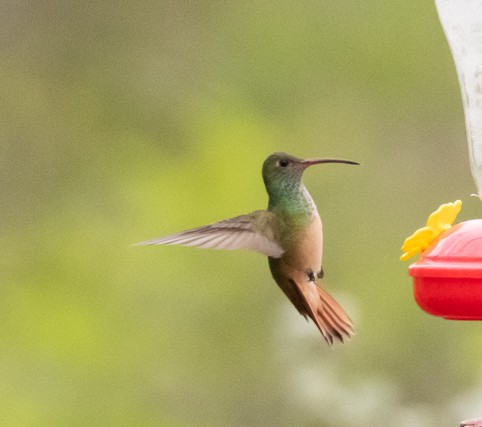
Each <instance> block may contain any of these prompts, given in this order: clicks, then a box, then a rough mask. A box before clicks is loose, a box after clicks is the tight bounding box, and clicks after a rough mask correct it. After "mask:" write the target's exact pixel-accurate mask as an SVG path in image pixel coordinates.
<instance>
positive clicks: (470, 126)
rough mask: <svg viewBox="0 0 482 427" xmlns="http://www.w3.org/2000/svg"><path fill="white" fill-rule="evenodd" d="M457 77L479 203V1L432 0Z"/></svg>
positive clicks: (481, 88)
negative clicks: (450, 52) (452, 58)
mask: <svg viewBox="0 0 482 427" xmlns="http://www.w3.org/2000/svg"><path fill="white" fill-rule="evenodd" d="M435 3H436V6H437V10H438V14H439V17H440V22H441V23H442V27H443V29H444V31H445V35H446V37H447V40H448V43H449V46H450V50H451V51H452V56H453V57H454V62H455V67H456V68H457V74H458V77H459V83H460V90H461V92H462V102H463V105H464V111H465V124H466V128H467V141H468V144H469V156H470V168H471V171H472V175H473V177H474V180H475V184H476V186H477V194H478V196H479V198H481V199H482V0H435Z"/></svg>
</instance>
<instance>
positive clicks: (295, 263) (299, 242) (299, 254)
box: [278, 209, 323, 280]
mask: <svg viewBox="0 0 482 427" xmlns="http://www.w3.org/2000/svg"><path fill="white" fill-rule="evenodd" d="M280 230H282V232H281V233H280V234H281V235H280V236H279V240H280V242H281V246H282V247H283V249H284V250H285V252H284V253H283V255H282V256H281V258H279V259H278V260H279V267H280V268H281V269H282V270H283V271H284V274H286V275H287V276H289V277H291V278H293V279H295V278H296V279H299V280H302V279H303V280H304V279H306V278H307V277H308V275H309V273H313V274H314V275H315V276H316V275H317V274H318V273H319V272H320V271H321V266H322V256H323V227H322V223H321V219H320V216H319V214H318V211H317V210H316V209H315V210H313V211H312V212H311V214H310V215H309V217H307V218H306V220H305V221H303V223H300V222H291V221H286V222H285V223H284V224H283V226H282V227H280Z"/></svg>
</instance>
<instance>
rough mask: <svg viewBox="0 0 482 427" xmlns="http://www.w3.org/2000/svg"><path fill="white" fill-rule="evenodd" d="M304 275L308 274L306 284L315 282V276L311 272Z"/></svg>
mask: <svg viewBox="0 0 482 427" xmlns="http://www.w3.org/2000/svg"><path fill="white" fill-rule="evenodd" d="M306 274H308V282H314V281H315V274H314V273H313V271H311V270H308V271H307V272H306Z"/></svg>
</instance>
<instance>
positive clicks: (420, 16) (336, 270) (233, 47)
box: [0, 0, 482, 427]
mask: <svg viewBox="0 0 482 427" xmlns="http://www.w3.org/2000/svg"><path fill="white" fill-rule="evenodd" d="M0 23H1V25H0V70H1V79H0V138H1V145H0V150H1V151H0V153H1V155H0V177H1V179H0V186H1V194H2V196H1V203H0V215H1V221H0V241H1V245H2V248H3V255H2V257H1V258H0V266H1V267H0V272H1V287H0V424H1V425H4V426H67V425H79V426H81V425H82V426H84V425H85V426H173V427H181V426H310V427H311V426H327V427H331V426H349V427H358V426H360V427H364V426H369V425H370V426H388V425H390V426H396V427H399V426H402V427H403V426H406V427H418V426H424V427H428V426H443V427H445V426H447V427H449V426H456V425H458V422H459V421H460V420H461V419H466V418H472V417H476V416H482V363H481V358H480V354H481V353H482V338H481V337H480V330H481V325H480V324H478V323H476V322H449V321H446V320H441V319H438V318H435V317H431V316H429V315H427V314H425V313H423V312H422V311H421V310H420V309H419V308H418V307H417V306H416V304H415V302H414V300H413V296H412V289H411V279H410V278H409V277H408V275H407V266H408V264H407V263H402V262H400V261H399V260H398V258H399V256H400V254H401V252H400V246H401V244H402V242H403V240H404V238H405V237H406V236H408V235H409V234H411V233H412V232H413V231H414V230H415V229H416V228H418V227H420V226H422V225H423V224H424V222H425V220H426V218H427V216H428V214H429V213H430V212H432V211H433V210H435V209H436V208H437V207H438V206H439V205H440V204H441V203H445V202H449V201H453V200H455V199H457V198H461V199H462V200H463V201H464V206H463V210H462V213H461V215H460V216H459V220H464V219H470V218H475V217H479V216H480V213H481V210H480V209H481V206H480V203H479V201H478V200H477V199H475V198H470V197H469V195H470V194H471V193H472V192H474V191H475V186H474V183H473V181H472V178H471V175H470V171H469V163H468V154H467V146H466V138H465V129H464V118H463V111H462V104H461V100H460V94H459V88H458V82H457V78H456V73H455V67H454V65H453V62H452V58H451V56H450V52H449V48H448V46H447V43H446V40H445V37H444V35H443V32H442V28H441V26H440V24H439V22H438V17H437V14H436V11H435V6H434V5H433V3H432V2H431V1H429V2H420V1H415V0H410V1H407V0H404V1H401V0H396V1H390V2H386V1H379V0H377V1H372V2H357V1H347V2H333V1H319V0H318V1H314V0H301V1H298V2H292V1H288V0H281V1H277V2H273V1H266V0H261V1H257V2H225V1H216V0H212V1H209V2H194V1H161V2H159V1H151V0H144V1H136V2H129V1H121V2H114V1H109V0H108V1H103V2H91V1H86V2H77V1H72V0H67V1H62V2H61V1H53V0H43V1H39V2H30V1H25V0H16V1H9V0H7V1H4V2H2V3H1V4H0ZM273 151H287V152H289V153H292V154H294V155H297V156H300V157H315V156H325V157H328V156H332V157H340V158H348V159H352V160H356V161H359V162H360V163H362V166H361V167H357V168H355V167H347V166H342V165H326V166H322V167H321V166H320V167H317V168H313V169H312V170H310V171H309V172H308V173H307V174H306V176H305V183H306V185H307V187H308V188H309V189H310V192H311V194H312V195H313V197H314V199H315V201H316V202H317V204H318V207H319V210H320V213H321V215H322V218H323V220H324V227H325V257H324V265H325V272H326V276H325V285H326V287H327V288H328V289H329V290H330V292H332V293H333V294H334V295H335V296H336V297H337V298H338V299H339V300H340V301H341V302H342V304H343V305H344V306H345V307H346V309H347V311H348V312H349V313H350V315H351V316H352V318H353V319H354V321H355V324H356V330H357V335H356V336H355V337H354V339H353V340H352V341H351V342H350V343H349V344H348V345H346V346H337V347H335V348H334V349H330V348H328V347H327V346H326V345H325V344H324V343H323V341H322V339H321V337H320V336H319V334H318V332H317V331H316V328H315V327H314V326H313V324H311V323H310V324H309V323H306V322H305V321H304V320H303V318H302V317H300V316H299V315H298V313H297V312H296V310H295V309H294V308H293V307H292V306H291V305H290V304H289V302H288V300H287V299H286V298H285V297H284V296H283V295H282V293H281V292H280V290H279V289H277V287H276V285H275V283H274V282H273V280H272V279H271V276H270V273H269V270H268V267H267V261H266V259H265V258H264V257H262V256H259V255H258V254H254V253H248V252H243V251H238V252H222V251H200V250H196V249H192V248H183V247H132V246H130V245H131V244H132V243H135V242H138V241H140V240H145V239H147V238H151V237H156V236H159V235H163V234H167V233H171V232H175V231H179V230H182V229H184V228H189V227H194V226H198V225H202V224H205V223H209V222H214V221H217V220H220V219H223V218H227V217H230V216H235V215H238V214H241V213H246V212H249V211H252V210H255V209H261V208H264V207H265V206H266V204H267V197H266V194H265V190H264V187H263V183H262V180H261V173H260V171H261V164H262V162H263V160H264V159H265V157H266V156H267V155H268V154H270V153H271V152H273Z"/></svg>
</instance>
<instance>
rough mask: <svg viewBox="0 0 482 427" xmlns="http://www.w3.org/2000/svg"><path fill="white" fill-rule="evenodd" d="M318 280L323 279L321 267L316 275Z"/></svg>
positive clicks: (323, 274) (323, 273)
mask: <svg viewBox="0 0 482 427" xmlns="http://www.w3.org/2000/svg"><path fill="white" fill-rule="evenodd" d="M317 276H318V279H323V277H325V272H324V271H323V267H321V270H320V271H319V272H318V274H317Z"/></svg>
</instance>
